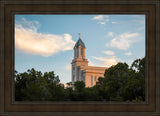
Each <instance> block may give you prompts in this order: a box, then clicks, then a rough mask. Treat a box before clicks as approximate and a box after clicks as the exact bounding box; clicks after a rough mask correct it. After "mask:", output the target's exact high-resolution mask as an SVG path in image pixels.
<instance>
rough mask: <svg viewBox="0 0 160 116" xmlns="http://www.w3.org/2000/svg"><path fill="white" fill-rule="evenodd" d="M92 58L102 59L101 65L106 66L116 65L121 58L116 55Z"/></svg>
mask: <svg viewBox="0 0 160 116" xmlns="http://www.w3.org/2000/svg"><path fill="white" fill-rule="evenodd" d="M92 58H93V59H95V60H98V61H101V62H102V64H101V66H105V67H110V66H112V65H116V64H117V63H118V60H119V59H118V58H117V57H116V56H111V57H109V58H105V57H95V56H92Z"/></svg>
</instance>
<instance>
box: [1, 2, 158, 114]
mask: <svg viewBox="0 0 160 116" xmlns="http://www.w3.org/2000/svg"><path fill="white" fill-rule="evenodd" d="M0 5H1V14H0V16H1V18H0V20H1V29H0V32H1V34H0V35H1V37H0V44H1V45H0V54H1V58H0V66H1V67H0V71H1V72H0V83H1V84H0V104H1V105H0V115H2V116H3V115H11V116H12V115H20V116H23V115H30V116H31V115H40V116H41V115H47V116H50V115H54V116H55V115H58V116H61V115H63V116H65V115H67V116H68V115H71V116H72V115H90V116H91V115H94V116H99V115H116V116H117V115H137V116H141V115H142V116H144V115H145V116H147V115H148V116H151V115H154V116H159V115H160V106H159V104H160V94H159V90H160V86H159V84H160V79H159V77H160V74H159V70H160V67H159V66H160V61H159V60H160V57H159V51H160V41H159V39H160V38H159V33H160V30H159V27H160V22H159V20H160V16H159V15H160V10H159V7H160V2H159V1H158V0H146V1H144V0H141V1H140V0H136V1H131V0H128V1H122V0H113V1H112V0H104V1H98V0H86V1H84V0H78V1H70V0H60V1H59V0H52V1H50V0H46V1H43V0H34V1H29V0H22V1H20V0H17V1H16V0H13V1H9V0H4V1H1V2H0ZM15 14H145V15H146V62H147V67H146V76H147V81H146V86H147V95H146V97H147V100H146V102H145V103H142V104H141V103H134V104H131V103H129V104H128V103H96V102H95V103H94V102H92V103H87V102H86V103H84V102H69V103H66V102H61V103H60V102H56V103H55V102H16V101H14V83H13V80H14V47H15V46H14V15H15Z"/></svg>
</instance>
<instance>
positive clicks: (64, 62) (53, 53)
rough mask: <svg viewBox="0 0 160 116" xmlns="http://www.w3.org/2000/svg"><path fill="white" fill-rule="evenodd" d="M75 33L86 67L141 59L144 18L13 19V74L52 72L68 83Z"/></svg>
mask: <svg viewBox="0 0 160 116" xmlns="http://www.w3.org/2000/svg"><path fill="white" fill-rule="evenodd" d="M78 33H81V39H82V41H83V42H84V44H85V46H86V58H87V59H88V61H89V65H90V66H100V67H110V66H112V65H115V64H117V63H118V62H126V63H127V64H128V65H131V64H132V62H133V61H134V60H135V59H137V58H143V57H144V56H145V15H136V14H135V15H15V70H17V71H18V72H20V73H22V72H26V71H27V70H28V69H31V68H34V69H35V70H38V71H41V72H42V73H44V72H49V71H54V72H55V74H56V75H58V76H59V78H60V82H61V83H67V82H70V81H71V62H72V60H73V56H74V51H73V47H74V45H75V43H76V42H77V41H78V38H79V35H78Z"/></svg>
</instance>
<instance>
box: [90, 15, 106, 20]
mask: <svg viewBox="0 0 160 116" xmlns="http://www.w3.org/2000/svg"><path fill="white" fill-rule="evenodd" d="M103 19H104V16H103V15H98V16H95V17H93V18H92V20H103Z"/></svg>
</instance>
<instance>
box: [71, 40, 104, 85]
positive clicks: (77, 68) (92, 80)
mask: <svg viewBox="0 0 160 116" xmlns="http://www.w3.org/2000/svg"><path fill="white" fill-rule="evenodd" d="M85 50H86V47H85V45H84V43H83V41H82V40H81V38H80V37H79V40H78V41H77V43H76V44H75V46H74V59H73V60H72V62H71V64H72V83H74V82H75V81H84V82H85V86H86V87H92V86H94V85H95V84H96V81H98V78H99V77H103V76H104V72H105V70H106V69H107V67H96V66H88V60H87V59H86V56H85Z"/></svg>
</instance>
